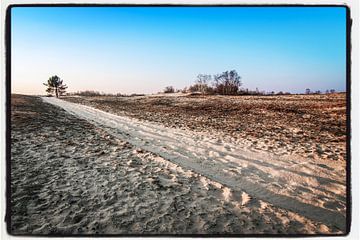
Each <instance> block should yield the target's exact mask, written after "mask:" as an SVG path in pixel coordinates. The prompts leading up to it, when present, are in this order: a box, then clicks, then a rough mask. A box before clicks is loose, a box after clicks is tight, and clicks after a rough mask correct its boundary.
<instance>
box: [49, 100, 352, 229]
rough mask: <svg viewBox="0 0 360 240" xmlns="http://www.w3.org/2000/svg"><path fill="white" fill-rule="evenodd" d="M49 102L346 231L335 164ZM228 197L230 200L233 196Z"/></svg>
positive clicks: (134, 142) (242, 189) (342, 187)
mask: <svg viewBox="0 0 360 240" xmlns="http://www.w3.org/2000/svg"><path fill="white" fill-rule="evenodd" d="M43 100H44V101H45V102H47V103H51V104H53V105H56V106H59V107H61V108H63V109H64V110H66V111H67V112H69V113H71V114H73V115H75V116H76V117H79V118H81V119H85V120H87V121H89V122H91V123H93V124H94V125H96V126H98V127H100V128H101V129H103V130H105V131H106V132H107V133H108V134H110V135H112V136H114V137H116V138H119V139H122V140H124V141H127V142H129V143H130V144H132V145H134V146H137V147H139V148H141V149H144V150H146V151H148V152H151V153H154V154H157V155H159V156H160V157H162V158H163V159H166V160H168V161H170V162H172V163H175V164H176V165H178V166H181V167H183V168H185V169H188V170H191V171H194V172H196V173H198V174H201V175H203V176H205V177H206V178H207V179H210V180H212V181H214V182H218V183H220V184H222V185H224V186H226V187H228V188H229V189H231V190H232V191H240V192H246V193H247V194H249V195H251V196H253V197H256V198H257V199H260V200H263V201H266V202H268V203H270V204H272V205H274V206H277V207H281V208H284V209H287V210H290V211H292V212H295V213H297V214H300V215H302V216H304V217H307V218H309V219H312V220H314V221H318V222H321V223H324V224H326V225H328V226H330V227H335V228H337V229H340V230H344V229H345V210H346V208H345V206H346V199H345V197H344V196H345V192H346V189H345V187H346V186H345V175H344V173H343V172H342V171H341V170H339V169H337V168H336V165H335V164H331V163H329V162H319V161H315V160H309V159H304V158H301V157H299V156H274V155H270V154H267V153H261V152H252V151H249V150H244V149H243V148H241V147H239V146H237V145H236V144H235V143H232V142H225V141H224V140H223V139H216V138H213V137H212V136H209V135H208V134H200V133H195V132H192V131H186V130H180V129H172V128H167V127H164V126H161V125H159V124H154V123H151V122H145V121H140V120H137V119H133V118H129V117H124V116H118V115H113V114H110V113H107V112H104V111H101V110H98V109H94V108H92V107H88V106H84V105H80V104H75V103H70V102H66V101H63V100H60V99H56V98H43ZM324 166H325V167H324ZM158 181H159V182H160V183H161V184H164V185H166V184H167V182H168V180H166V179H161V178H160V179H158ZM225 195H226V197H227V198H228V195H229V194H228V193H225Z"/></svg>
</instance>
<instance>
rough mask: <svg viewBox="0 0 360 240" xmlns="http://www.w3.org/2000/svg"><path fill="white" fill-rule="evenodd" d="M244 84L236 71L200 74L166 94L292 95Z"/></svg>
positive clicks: (306, 91) (170, 88) (168, 90)
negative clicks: (188, 84)
mask: <svg viewBox="0 0 360 240" xmlns="http://www.w3.org/2000/svg"><path fill="white" fill-rule="evenodd" d="M241 85H242V82H241V77H240V75H239V74H238V73H237V72H236V70H231V71H225V72H223V73H220V74H215V75H210V74H199V75H197V77H196V80H195V83H194V84H193V85H191V86H189V87H185V88H183V89H177V90H176V89H175V88H174V87H173V86H167V87H166V88H165V89H164V93H175V92H182V93H192V94H203V95H215V94H217V95H290V94H292V93H291V92H283V91H279V92H274V91H271V92H266V91H259V89H258V88H256V89H255V90H249V89H248V88H246V89H244V88H241ZM335 92H336V91H335V90H334V89H330V90H326V91H325V92H324V93H326V94H328V93H335ZM304 93H305V94H322V92H321V91H320V90H317V91H314V92H313V91H311V90H310V89H309V88H307V89H305V92H304Z"/></svg>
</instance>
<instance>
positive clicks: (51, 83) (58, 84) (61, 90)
mask: <svg viewBox="0 0 360 240" xmlns="http://www.w3.org/2000/svg"><path fill="white" fill-rule="evenodd" d="M44 85H45V86H46V87H47V89H46V92H47V93H48V94H50V95H52V94H53V93H54V92H55V96H56V97H59V96H62V95H64V94H65V93H66V89H67V86H66V85H65V84H63V80H61V79H60V78H59V77H58V76H56V75H55V76H52V77H50V78H49V79H48V81H47V83H44Z"/></svg>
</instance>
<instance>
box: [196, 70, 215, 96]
mask: <svg viewBox="0 0 360 240" xmlns="http://www.w3.org/2000/svg"><path fill="white" fill-rule="evenodd" d="M211 79H212V77H211V75H210V74H199V75H197V77H196V85H197V86H198V87H199V90H200V92H201V93H202V94H205V93H206V89H207V88H208V83H209V82H210V81H211Z"/></svg>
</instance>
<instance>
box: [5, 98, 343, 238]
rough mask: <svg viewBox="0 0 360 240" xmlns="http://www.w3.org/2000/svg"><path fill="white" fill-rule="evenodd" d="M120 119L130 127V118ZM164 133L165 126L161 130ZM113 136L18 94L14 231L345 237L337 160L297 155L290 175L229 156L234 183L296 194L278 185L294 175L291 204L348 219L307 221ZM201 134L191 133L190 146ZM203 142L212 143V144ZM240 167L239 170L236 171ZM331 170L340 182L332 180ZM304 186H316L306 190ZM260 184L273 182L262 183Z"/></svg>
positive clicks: (278, 160)
mask: <svg viewBox="0 0 360 240" xmlns="http://www.w3.org/2000/svg"><path fill="white" fill-rule="evenodd" d="M105 115H106V114H105ZM99 116H101V117H103V116H104V115H103V114H100V115H99ZM115 118H116V116H115ZM120 118H122V119H123V120H124V118H123V116H122V117H120ZM88 120H89V119H88ZM116 120H119V119H116ZM132 123H136V119H132ZM146 124H152V123H149V122H147V123H146ZM146 124H145V123H144V124H138V125H137V126H138V127H141V126H142V125H143V126H145V125H146ZM132 126H133V125H132ZM151 126H153V125H151ZM156 127H157V129H163V128H165V127H164V126H162V125H156ZM115 129H116V128H115ZM113 130H114V127H112V128H111V127H110V128H109V127H107V126H104V125H99V124H96V123H95V122H92V123H90V122H89V121H86V120H84V119H81V118H79V117H76V116H73V115H71V114H69V113H67V112H65V111H63V110H62V109H60V108H58V107H55V106H54V105H50V104H48V103H44V102H43V101H42V100H41V99H40V98H37V97H27V96H20V95H13V96H12V145H11V147H12V156H11V175H12V181H11V186H12V195H11V199H12V215H11V229H12V233H13V234H41V235H43V234H44V235H46V234H96V233H98V234H138V233H147V234H196V233H205V234H216V233H222V234H224V233H230V234H234V233H257V234H261V233H273V234H277V233H305V234H306V233H307V234H312V233H341V232H342V231H344V228H343V219H344V209H345V206H344V202H345V198H344V196H345V195H344V179H343V176H344V174H341V173H342V171H343V169H341V168H340V167H339V166H337V165H336V164H335V163H333V165H334V166H332V165H328V164H326V163H327V162H324V163H319V162H312V161H310V163H309V164H305V166H303V163H304V162H296V161H297V160H296V159H299V158H295V159H292V161H294V162H293V163H292V164H293V165H292V168H291V166H289V165H286V167H284V169H276V168H275V167H279V165H281V164H284V158H273V159H272V162H271V163H272V164H273V165H266V164H265V162H264V161H263V160H262V159H263V158H259V159H260V160H258V162H254V163H251V162H249V161H247V163H246V161H245V160H243V161H242V162H241V161H238V162H236V161H233V159H227V162H222V164H223V165H216V166H222V167H224V166H225V167H226V168H224V169H225V170H228V171H230V173H226V172H224V174H223V175H224V176H233V177H234V178H235V177H236V175H239V176H241V179H240V180H239V181H240V182H241V181H242V182H244V181H247V182H250V183H253V184H255V185H256V186H258V187H259V186H260V189H263V188H268V187H270V185H271V184H274V183H278V184H280V187H279V186H278V188H277V187H276V186H274V188H273V189H271V188H269V190H274V191H276V189H282V188H283V187H284V186H286V187H287V188H288V187H289V186H288V185H282V184H283V182H281V181H278V180H279V179H281V178H283V177H284V176H285V177H286V176H288V177H289V179H292V180H293V182H294V183H297V184H298V185H297V184H294V187H293V189H291V188H289V189H290V190H289V189H284V193H283V195H282V196H288V195H291V194H292V193H296V196H295V197H294V198H293V199H295V201H296V202H299V203H306V204H308V205H309V204H311V206H312V207H313V209H318V210H319V209H320V210H322V211H323V212H322V213H324V212H325V213H328V214H330V215H331V214H334V215H331V216H338V217H339V219H340V221H336V220H330V221H329V220H326V219H323V220H324V221H323V222H322V221H319V218H317V217H316V216H315V217H314V216H310V218H309V217H306V216H303V215H302V213H301V212H300V213H299V212H296V211H291V210H289V209H288V208H282V207H279V206H277V205H276V204H273V203H272V202H274V201H273V199H270V200H271V201H269V200H266V199H260V198H259V197H258V195H259V194H256V193H255V195H256V196H254V195H252V194H249V192H247V191H244V190H243V187H241V186H240V187H234V186H233V185H231V184H229V183H228V182H226V181H224V179H225V180H226V178H221V177H219V176H220V175H218V176H215V177H214V176H210V175H209V176H207V173H208V172H207V171H208V170H209V169H208V168H205V170H203V171H202V172H201V171H200V172H201V173H199V169H197V168H194V164H192V165H186V164H183V162H185V163H189V161H188V162H186V161H181V158H180V160H179V162H175V161H174V158H172V157H171V156H170V157H168V158H166V157H164V155H163V151H154V150H153V149H151V148H148V149H146V147H145V148H144V146H142V145H139V142H140V143H141V142H142V141H135V140H134V139H136V138H134V135H133V134H131V131H130V132H126V131H125V133H126V134H128V135H126V134H125V135H124V136H126V137H124V136H119V131H116V132H114V131H113ZM120 132H124V131H120ZM170 132H172V133H173V131H170ZM186 133H187V134H188V133H189V132H186ZM192 134H195V135H196V134H197V133H192ZM195 135H189V136H190V139H191V138H193V136H195ZM162 136H163V135H162ZM180 136H181V135H180ZM201 137H204V135H200V139H201ZM138 140H139V139H138ZM187 140H189V139H187ZM205 140H206V141H205V142H210V143H212V142H211V141H212V139H211V138H208V139H205ZM203 141H204V139H201V141H199V142H200V143H203ZM200 143H199V144H200ZM228 144H231V142H230V143H228ZM200 145H201V144H200ZM139 146H142V147H139ZM150 146H151V145H150ZM181 146H183V145H178V147H181ZM206 146H208V145H206ZM231 147H233V149H235V148H234V145H230V148H229V149H222V150H221V151H218V152H222V153H228V152H229V151H230V150H231ZM213 154H214V162H215V163H216V164H220V163H218V162H221V161H220V158H219V157H218V159H216V153H213ZM244 154H245V153H244ZM251 154H253V153H251ZM200 155H201V154H200ZM251 156H254V155H251ZM256 156H260V155H256ZM266 156H267V155H266ZM266 156H265V157H266ZM262 157H264V156H262ZM252 160H254V159H252ZM324 161H325V160H324ZM234 162H236V164H237V166H236V167H238V168H232V167H234V165H231V164H230V163H232V164H233V163H234ZM316 164H318V165H316ZM320 164H323V165H321V166H320ZM274 168H275V169H276V170H277V171H275V173H276V172H278V173H281V174H280V177H279V178H278V179H277V178H276V176H275V175H273V176H269V177H268V178H267V175H268V174H269V173H273V172H274V171H273V170H274ZM234 169H235V170H236V169H237V170H240V172H235V174H234V173H231V170H234ZM200 170H201V169H200ZM333 171H335V172H336V171H337V172H336V173H339V174H340V175H339V176H338V175H337V174H335V173H333V174H331V173H332V172H333ZM283 172H285V173H283ZM295 176H297V177H298V178H297V179H296V178H294V177H295ZM257 177H258V179H256V178H257ZM289 179H288V180H289ZM304 179H310V180H309V181H307V182H305V183H303V182H302V181H303V180H304ZM285 180H286V178H285ZM262 181H265V182H266V181H268V182H270V183H271V184H269V185H261V184H263V183H262ZM240 182H238V183H240ZM290 182H291V181H290ZM229 185H231V186H229ZM245 185H246V184H245ZM245 188H246V187H245ZM307 193H309V194H307ZM260 195H261V194H260ZM299 196H300V197H299ZM316 197H322V202H321V201H318V202H317V203H316ZM275 203H277V202H276V201H275ZM300 205H301V204H300ZM308 205H304V206H308ZM305 208H306V207H305ZM295 210H296V209H295ZM305 215H306V213H305ZM311 217H312V218H311Z"/></svg>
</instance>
